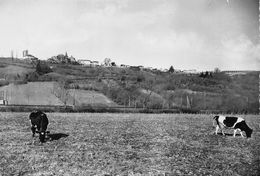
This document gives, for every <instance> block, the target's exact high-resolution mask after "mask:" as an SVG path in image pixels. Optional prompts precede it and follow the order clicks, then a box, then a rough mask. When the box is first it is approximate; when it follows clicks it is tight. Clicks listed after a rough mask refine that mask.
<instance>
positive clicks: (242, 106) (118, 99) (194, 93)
mask: <svg viewBox="0 0 260 176" xmlns="http://www.w3.org/2000/svg"><path fill="white" fill-rule="evenodd" d="M16 64H20V65H19V66H18V65H16ZM25 65H26V63H22V61H21V60H20V61H19V62H17V63H14V62H12V64H10V65H8V64H6V63H5V64H2V65H1V68H0V75H2V78H3V79H2V80H0V83H1V85H8V84H9V83H14V84H17V83H19V84H25V83H27V82H29V84H27V85H31V84H32V83H31V82H56V84H58V85H62V86H63V88H64V90H66V91H67V92H68V93H67V95H66V96H67V97H64V95H61V94H62V93H61V91H60V92H58V93H57V92H56V93H57V95H56V98H57V97H59V100H60V101H61V102H63V104H64V103H65V101H66V104H68V105H74V104H75V105H77V106H81V105H90V104H92V105H98V106H99V105H102V104H104V103H105V104H106V106H115V105H117V106H129V107H139V108H153V109H161V108H164V109H172V108H178V109H193V110H216V111H224V112H240V113H246V112H250V113H257V112H258V75H259V72H248V73H247V74H237V75H236V74H234V75H232V76H230V75H228V74H226V73H225V72H220V71H218V72H207V73H203V74H187V73H181V72H178V73H176V72H163V71H159V70H156V69H152V70H151V69H140V68H139V67H138V68H137V67H128V68H121V67H117V66H113V67H112V66H110V67H104V66H97V67H86V66H82V65H74V64H68V63H67V64H64V63H63V64H62V63H59V64H57V63H49V62H46V61H41V62H39V64H38V65H36V67H34V68H32V67H31V66H30V65H29V66H30V68H29V67H26V66H25ZM27 65H28V63H27ZM3 75H15V77H16V78H15V79H11V76H10V77H6V76H3ZM18 75H19V76H18ZM42 84H45V83H42ZM46 84H48V83H46ZM17 87H19V88H18V90H19V89H26V88H25V87H26V86H25V87H24V85H17ZM23 87H24V88H23ZM42 87H45V86H42ZM47 87H48V86H47ZM2 88H3V87H2ZM39 89H42V88H41V87H39ZM75 89H76V90H75ZM39 91H40V90H39ZM74 91H75V92H76V93H74ZM28 94H30V96H31V95H33V93H31V92H29V93H28ZM50 96H51V95H50ZM18 97H19V96H18ZM19 99H26V96H25V95H23V97H21V98H19ZM36 99H37V98H36ZM47 99H48V98H47ZM50 99H52V98H50ZM54 99H55V98H54ZM66 99H68V100H66ZM54 102H56V101H54ZM30 103H32V104H34V103H37V101H36V100H35V101H33V100H32V101H31V102H30ZM38 103H39V102H38ZM49 103H52V101H50V100H46V101H44V102H43V104H49ZM52 104H53V103H52ZM56 104H60V102H59V101H57V102H56Z"/></svg>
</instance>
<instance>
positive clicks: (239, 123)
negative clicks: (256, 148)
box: [213, 115, 253, 138]
mask: <svg viewBox="0 0 260 176" xmlns="http://www.w3.org/2000/svg"><path fill="white" fill-rule="evenodd" d="M213 119H214V120H215V121H216V122H217V125H216V131H215V134H217V133H218V130H219V129H220V130H221V132H222V134H223V135H225V134H224V132H223V128H232V129H234V135H233V136H234V137H235V136H236V132H237V130H238V131H239V132H240V134H241V136H242V137H244V136H243V133H242V131H244V132H245V133H246V137H248V138H250V137H251V134H252V133H253V130H252V129H251V128H249V127H248V126H247V124H246V121H245V119H243V118H241V117H234V116H222V115H217V116H215V117H214V118H213Z"/></svg>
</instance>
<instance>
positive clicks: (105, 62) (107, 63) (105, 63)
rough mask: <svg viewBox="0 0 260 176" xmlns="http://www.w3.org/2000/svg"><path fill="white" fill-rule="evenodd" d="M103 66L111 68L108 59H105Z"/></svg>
mask: <svg viewBox="0 0 260 176" xmlns="http://www.w3.org/2000/svg"><path fill="white" fill-rule="evenodd" d="M104 65H105V66H107V67H109V66H111V59H110V58H105V60H104Z"/></svg>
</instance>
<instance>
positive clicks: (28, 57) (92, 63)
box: [22, 50, 199, 74]
mask: <svg viewBox="0 0 260 176" xmlns="http://www.w3.org/2000/svg"><path fill="white" fill-rule="evenodd" d="M22 56H23V59H24V60H25V61H27V62H29V63H32V64H35V63H37V61H38V60H39V59H38V58H37V57H35V56H34V55H32V54H30V53H29V52H28V50H24V51H23V55H22ZM47 62H49V63H51V64H74V65H82V66H84V67H99V66H101V67H120V68H129V69H132V70H135V71H139V70H144V71H154V72H156V71H160V72H168V71H169V69H157V68H152V67H144V66H142V65H139V66H131V65H126V64H121V65H116V64H115V62H112V61H111V59H110V58H105V60H104V61H103V62H99V61H97V60H90V59H78V60H76V59H75V58H74V57H73V56H68V54H67V52H66V53H65V54H59V55H57V56H52V57H51V58H49V59H47ZM174 73H186V74H199V71H197V70H195V69H191V70H176V69H175V70H174Z"/></svg>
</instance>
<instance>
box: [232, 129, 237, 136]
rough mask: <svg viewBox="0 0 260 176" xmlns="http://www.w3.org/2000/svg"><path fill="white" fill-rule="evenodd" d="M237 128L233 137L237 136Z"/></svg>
mask: <svg viewBox="0 0 260 176" xmlns="http://www.w3.org/2000/svg"><path fill="white" fill-rule="evenodd" d="M236 133H237V129H234V135H233V137H236Z"/></svg>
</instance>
